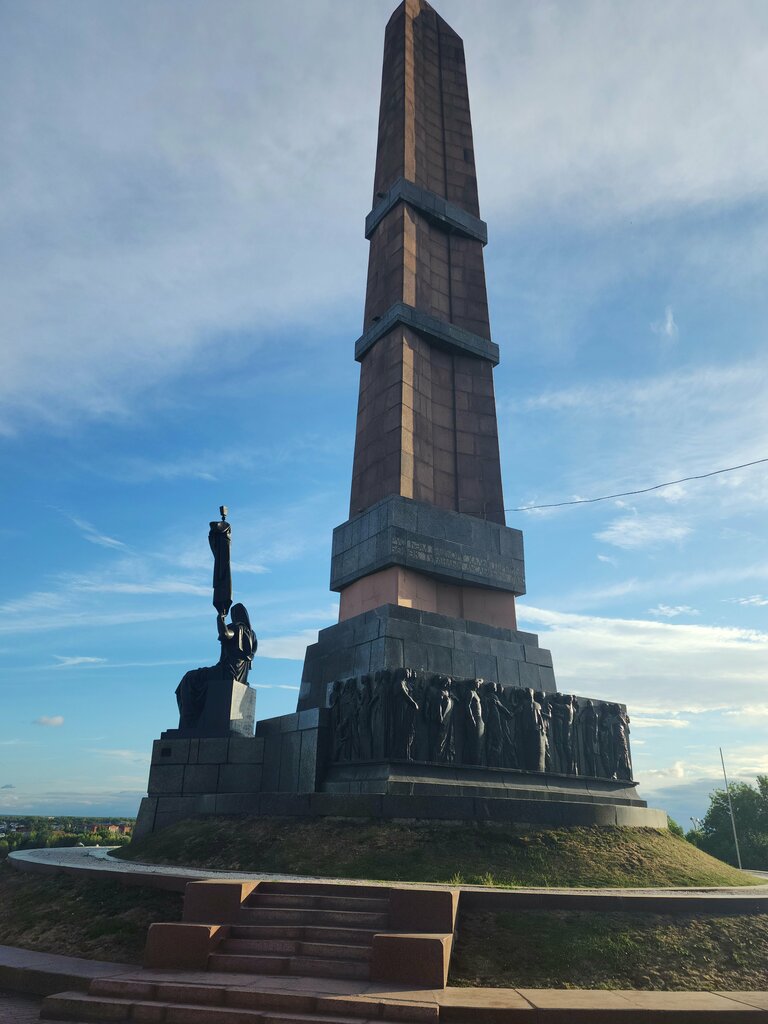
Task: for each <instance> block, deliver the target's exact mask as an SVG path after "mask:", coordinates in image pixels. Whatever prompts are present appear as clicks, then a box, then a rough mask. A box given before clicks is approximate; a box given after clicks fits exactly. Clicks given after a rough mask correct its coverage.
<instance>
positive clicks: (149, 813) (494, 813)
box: [134, 793, 667, 838]
mask: <svg viewBox="0 0 768 1024" xmlns="http://www.w3.org/2000/svg"><path fill="white" fill-rule="evenodd" d="M183 803H184V807H183V808H182V807H180V806H179V801H178V799H174V798H168V797H159V798H158V797H154V798H153V797H145V798H144V800H142V803H141V809H140V811H139V818H138V820H137V823H136V830H135V832H134V835H135V836H136V838H140V837H141V836H142V835H147V834H148V833H150V832H154V831H158V830H159V829H161V828H167V827H168V826H169V825H172V824H174V822H176V821H182V820H183V819H185V818H193V817H207V816H212V815H220V816H226V815H237V816H248V817H268V818H348V819H356V818H359V819H368V820H390V821H392V820H397V821H446V822H450V821H456V822H466V821H472V822H477V823H480V824H482V823H492V822H498V823H505V822H506V823H508V824H511V825H521V826H527V825H532V826H542V827H551V828H556V827H576V826H580V827H582V828H587V827H591V826H611V825H621V826H625V827H631V828H659V829H661V828H666V827H667V815H666V813H665V812H664V811H661V810H657V809H655V808H651V807H643V806H637V805H626V804H621V803H589V802H588V801H584V802H578V801H577V800H574V799H570V800H568V799H561V800H557V799H542V797H541V794H537V795H536V796H535V797H534V798H531V799H522V798H521V797H512V798H510V797H507V798H505V799H501V800H499V799H494V798H493V797H473V796H440V797H435V796H431V795H430V796H419V795H398V794H394V793H384V794H375V793H362V794H360V793H358V794H344V793H238V794H229V795H223V794H218V795H212V794H209V795H203V794H200V795H198V796H196V797H187V798H185V799H184V801H183Z"/></svg>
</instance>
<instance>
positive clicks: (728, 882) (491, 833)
mask: <svg viewBox="0 0 768 1024" xmlns="http://www.w3.org/2000/svg"><path fill="white" fill-rule="evenodd" d="M116 856H119V857H121V858H125V859H127V860H135V861H144V862H147V863H151V864H169V865H174V864H175V865H184V866H187V867H198V868H215V869H222V870H229V871H258V872H275V873H285V874H297V875H314V876H321V877H329V878H362V879H372V880H380V881H392V882H450V883H452V884H454V885H460V884H467V885H495V886H502V887H507V888H512V887H515V886H550V887H561V886H576V887H587V888H591V887H603V886H618V887H634V886H654V887H668V888H669V887H677V886H734V885H751V884H759V881H760V880H759V879H752V878H751V877H749V876H746V875H743V874H741V873H740V872H738V871H736V869H735V868H732V867H729V866H728V865H727V864H723V863H722V862H721V861H719V860H715V859H714V858H713V857H710V856H709V855H708V854H706V853H703V852H702V851H701V850H697V849H696V847H694V846H691V844H690V843H686V842H685V841H684V840H682V839H677V838H675V836H673V835H671V834H670V833H669V832H667V831H666V830H658V829H630V828H572V829H565V828H562V829H556V828H547V829H544V828H526V827H519V826H511V825H506V824H477V825H475V824H456V823H447V822H423V821H419V822H413V823H408V824H406V823H404V822H393V821H369V820H359V821H351V820H341V819H329V818H325V819H322V818H321V819H318V818H314V819H285V818H202V819H190V820H188V821H182V822H179V823H178V824H176V825H173V826H171V827H170V828H167V829H164V830H163V831H162V832H159V833H157V834H155V835H151V836H146V837H145V838H144V839H139V840H135V841H133V842H132V843H131V844H130V845H129V846H127V847H123V849H121V850H120V851H119V852H118V853H117V854H116Z"/></svg>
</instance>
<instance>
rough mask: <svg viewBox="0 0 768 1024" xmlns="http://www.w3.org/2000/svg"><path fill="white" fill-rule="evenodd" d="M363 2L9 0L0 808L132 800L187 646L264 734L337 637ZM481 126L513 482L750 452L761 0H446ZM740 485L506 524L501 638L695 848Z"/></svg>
mask: <svg viewBox="0 0 768 1024" xmlns="http://www.w3.org/2000/svg"><path fill="white" fill-rule="evenodd" d="M393 6H394V4H393V3H392V2H391V0H387V2H382V0H366V3H364V4H363V3H360V0H333V2H332V3H331V2H329V0H328V2H326V0H312V2H309V0H285V2H284V3H283V4H281V5H280V7H279V10H278V9H277V8H276V7H275V6H274V5H272V4H267V3H252V2H239V0H228V2H227V4H211V3H207V2H197V0H184V2H183V3H182V2H181V0H166V2H165V3H163V4H156V3H149V2H134V3H132V4H130V5H124V4H116V3H113V4H102V3H97V2H96V0H87V2H84V0H70V2H69V3H68V4H66V5H64V4H56V3H50V2H43V0H29V2H27V3H24V4H21V3H13V2H7V0H6V2H0V181H2V188H0V223H1V224H2V231H1V232H0V260H1V261H2V274H0V311H1V312H0V339H1V341H0V473H1V474H2V480H3V493H4V496H5V508H6V511H5V515H4V518H3V522H2V524H0V551H2V556H1V557H2V574H1V585H2V592H0V605H2V608H1V610H2V616H0V673H1V674H2V684H1V685H2V695H3V700H2V715H0V813H57V812H58V813H86V814H118V813H121V814H132V813H135V810H136V808H137V806H138V801H139V799H140V796H141V795H142V793H143V792H144V787H145V783H146V773H147V764H148V753H149V750H150V746H151V741H152V739H153V738H154V737H156V736H157V735H158V734H159V732H160V731H161V730H162V729H164V728H168V727H171V726H173V725H175V702H174V697H173V691H174V689H175V686H176V684H177V682H178V679H179V678H180V676H181V675H182V674H183V672H184V671H185V670H186V669H187V668H189V667H194V666H196V665H199V664H207V663H210V662H211V661H212V660H215V658H216V657H217V651H216V647H217V644H216V631H215V621H214V613H213V610H212V608H211V605H210V562H211V559H210V553H209V551H208V548H207V543H206V532H207V523H208V520H209V519H210V518H213V517H214V516H215V514H216V510H217V508H218V505H219V504H220V503H222V502H224V503H226V504H227V505H228V506H229V507H230V509H231V520H232V524H233V536H234V541H233V559H234V582H235V591H236V599H239V600H242V601H244V603H245V604H246V605H247V606H248V608H249V609H250V611H251V616H252V619H253V621H254V624H255V626H256V629H257V632H258V634H259V637H260V650H259V655H258V657H257V660H256V662H255V666H254V670H253V673H252V677H251V678H252V682H253V683H254V684H255V685H256V686H257V687H258V699H257V713H258V715H259V717H269V716H271V715H275V714H280V713H283V712H288V711H291V710H293V708H294V706H295V700H296V692H297V687H298V682H299V678H300V672H301V659H302V657H303V651H304V647H305V646H306V644H307V643H308V642H311V641H312V640H314V637H315V634H316V631H317V629H318V628H321V627H323V626H326V625H328V624H330V623H332V622H333V621H334V620H335V617H336V613H337V601H336V598H335V595H333V594H331V593H330V592H329V590H328V575H329V561H330V539H331V531H332V529H333V527H334V526H335V525H337V524H338V523H340V522H342V521H343V520H344V519H345V518H346V514H347V501H348V494H349V482H350V471H351V461H352V444H353V434H354V418H355V408H356V400H357V378H358V366H357V364H356V363H355V362H354V359H353V344H354V340H355V338H356V337H357V336H358V334H359V332H360V328H361V321H362V306H363V297H364V287H365V272H366V260H367V243H366V242H365V239H364V238H363V219H364V216H365V214H366V213H367V211H368V209H369V208H370V202H371V185H372V180H373V161H374V147H375V139H376V118H377V111H378V91H379V77H380V66H381V49H382V42H383V30H384V25H385V23H386V20H387V18H388V16H389V14H390V11H391V9H392V7H393ZM438 9H439V10H440V12H441V13H442V14H443V15H444V16H445V17H446V18H447V19H448V20H449V22H451V24H452V25H453V26H454V28H455V29H456V30H457V31H458V32H459V33H460V34H462V35H463V36H464V39H465V44H466V49H467V60H468V70H469V80H470V94H471V101H472V105H473V118H474V127H475V142H476V156H477V165H478V175H479V183H480V199H481V208H482V213H483V216H484V217H485V219H486V220H487V221H488V223H489V234H490V242H489V245H488V247H487V249H486V269H487V274H488V284H489V299H490V305H491V318H492V324H493V331H494V337H495V340H496V341H497V342H498V343H499V345H500V346H501V353H502V362H501V365H500V366H499V367H498V370H497V371H496V386H497V400H498V409H499V419H500V438H501V446H502V460H503V473H504V482H505V495H506V501H507V505H508V506H509V507H510V508H514V507H518V506H523V505H528V504H539V503H546V502H552V501H559V500H567V499H570V498H573V497H592V496H595V495H600V494H605V493H611V492H616V491H623V490H631V489H634V488H639V487H643V486H648V485H651V484H655V483H657V482H660V481H663V480H668V479H674V478H678V477H683V476H689V475H692V474H697V473H702V472H706V471H708V470H711V469H717V468H720V467H723V466H728V465H732V464H735V463H743V462H747V461H750V460H752V459H759V458H764V457H766V456H768V405H766V402H765V394H766V386H767V385H768V354H767V349H766V324H767V323H768V290H767V289H766V288H765V281H764V279H765V266H766V260H767V259H768V208H767V207H766V198H767V196H768V143H766V141H765V131H764V97H765V95H766V91H768V63H766V61H765V51H766V47H768V8H766V6H765V4H764V3H762V0H757V2H754V3H752V2H744V0H734V2H733V3H730V4H728V5H723V4H720V3H715V2H711V0H700V2H699V3H698V4H697V5H696V7H695V10H693V9H692V8H691V6H690V5H689V4H687V3H680V2H677V3H676V2H663V3H662V2H659V0H649V2H647V3H645V4H642V5H640V4H636V5H629V4H615V3H607V2H589V0H584V2H581V3H579V4H573V3H570V2H560V3H558V2H541V0H538V2H536V3H534V2H532V0H527V2H511V0H484V2H482V3H480V2H475V3H468V2H467V0H461V2H460V0H443V2H442V3H440V4H439V5H438ZM767 503H768V471H767V470H766V467H765V466H762V467H754V468H752V469H748V470H743V471H739V472H737V473H733V474H727V475H724V476H719V477H715V478H713V479H710V480H708V481H701V482H698V483H691V484H685V485H680V486H677V487H674V488H670V489H667V490H663V491H658V492H655V493H654V494H651V495H647V496H643V497H638V498H636V499H623V500H621V501H612V502H605V503H601V504H596V505H588V506H582V507H578V506H577V507H572V508H567V509H562V510H556V511H549V512H544V513H533V512H532V513H512V514H510V515H509V517H508V521H509V523H510V525H513V526H517V527H520V528H522V529H523V530H524V533H525V540H526V564H527V577H528V589H529V593H528V595H527V596H526V597H525V599H524V600H522V601H521V602H520V604H519V613H520V623H521V627H522V628H525V629H529V630H533V631H536V632H538V633H539V635H540V638H541V643H542V645H543V646H545V647H549V648H551V649H552V651H553V654H554V657H555V670H556V673H557V675H558V679H559V682H560V685H561V687H562V688H563V689H564V690H567V691H571V692H576V693H582V694H587V695H590V696H594V697H604V698H610V699H617V700H623V701H626V703H627V704H628V705H629V709H630V715H631V718H632V742H633V753H634V760H635V766H636V775H637V777H638V778H639V780H640V783H641V792H642V793H643V795H644V796H646V798H648V799H649V801H650V802H651V803H652V804H654V805H656V806H664V807H666V808H667V809H669V810H670V812H671V813H673V815H675V816H676V817H677V818H678V819H679V820H681V822H682V823H683V824H685V825H688V823H689V822H688V818H689V816H691V815H701V814H703V812H704V810H705V809H706V806H707V799H706V795H707V793H708V792H709V791H710V790H711V789H712V788H713V786H715V785H717V784H718V783H719V756H718V747H719V746H721V745H722V746H723V747H724V749H725V753H726V758H727V762H728V764H729V767H730V770H731V773H732V775H733V776H734V777H736V778H744V779H747V780H749V779H753V778H754V776H755V774H756V773H757V772H766V771H768V744H766V734H767V732H768V631H767V630H766V625H765V623H766V608H768V529H767V528H766V517H765V507H766V504H767Z"/></svg>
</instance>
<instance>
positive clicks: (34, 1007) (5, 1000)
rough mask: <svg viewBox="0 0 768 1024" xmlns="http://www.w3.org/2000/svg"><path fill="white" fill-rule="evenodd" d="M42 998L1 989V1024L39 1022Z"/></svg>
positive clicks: (30, 1023) (34, 1023)
mask: <svg viewBox="0 0 768 1024" xmlns="http://www.w3.org/2000/svg"><path fill="white" fill-rule="evenodd" d="M41 1005H42V1000H40V999H35V998H34V997H32V996H20V995H18V993H11V992H3V991H0V1024H37V1022H38V1020H39V1017H40V1006H41Z"/></svg>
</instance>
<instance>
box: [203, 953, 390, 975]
mask: <svg viewBox="0 0 768 1024" xmlns="http://www.w3.org/2000/svg"><path fill="white" fill-rule="evenodd" d="M208 970H209V971H224V972H232V973H236V974H272V975H281V974H293V975H299V976H301V977H308V978H346V979H349V980H355V979H364V980H367V979H369V978H370V976H371V969H370V964H369V963H368V962H367V961H365V960H350V959H347V960H342V959H337V958H333V957H332V958H324V957H318V956H300V955H296V956H282V957H280V956H249V955H247V954H238V953H211V955H210V956H209V957H208Z"/></svg>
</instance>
